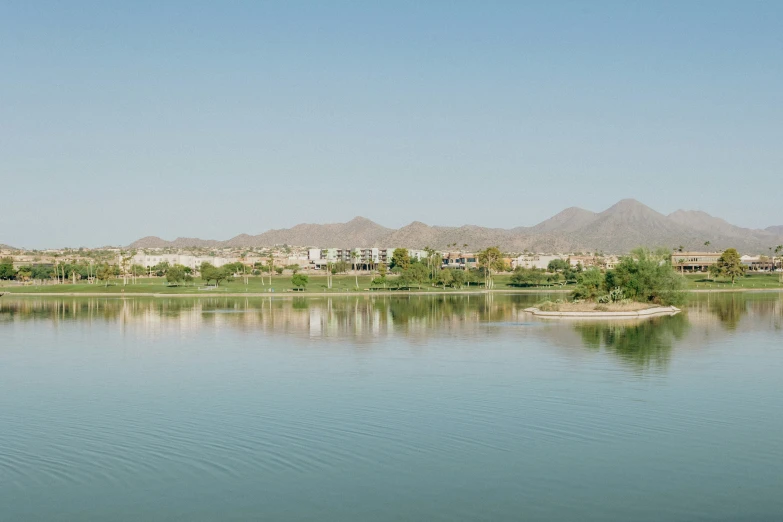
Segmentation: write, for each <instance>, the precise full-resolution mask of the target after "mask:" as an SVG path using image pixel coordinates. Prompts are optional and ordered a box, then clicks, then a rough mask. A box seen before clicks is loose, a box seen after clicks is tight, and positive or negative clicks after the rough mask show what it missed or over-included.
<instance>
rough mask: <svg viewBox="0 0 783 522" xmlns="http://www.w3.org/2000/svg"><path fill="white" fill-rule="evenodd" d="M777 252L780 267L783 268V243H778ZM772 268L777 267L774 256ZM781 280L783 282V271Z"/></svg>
mask: <svg viewBox="0 0 783 522" xmlns="http://www.w3.org/2000/svg"><path fill="white" fill-rule="evenodd" d="M775 253H776V254H777V255H778V257H779V259H780V265H781V266H780V268H781V269H783V245H778V246H776V247H775ZM772 268H773V269H774V268H775V258H774V257H773V258H772ZM779 280H780V282H781V283H783V271H782V272H781V273H780V278H779Z"/></svg>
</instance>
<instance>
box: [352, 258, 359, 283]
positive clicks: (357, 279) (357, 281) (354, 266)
mask: <svg viewBox="0 0 783 522" xmlns="http://www.w3.org/2000/svg"><path fill="white" fill-rule="evenodd" d="M358 258H359V252H357V251H356V250H351V263H352V264H353V275H354V277H355V278H356V288H359V274H358V273H357V272H356V260H357V259H358Z"/></svg>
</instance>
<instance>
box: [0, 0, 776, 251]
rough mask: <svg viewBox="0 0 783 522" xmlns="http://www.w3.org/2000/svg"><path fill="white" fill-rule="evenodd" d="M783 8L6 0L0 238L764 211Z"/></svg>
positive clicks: (110, 237)
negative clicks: (627, 210) (358, 220)
mask: <svg viewBox="0 0 783 522" xmlns="http://www.w3.org/2000/svg"><path fill="white" fill-rule="evenodd" d="M781 27H783V2H772V1H770V2H715V1H710V2H708V1H701V2H682V1H681V2H668V3H667V2H647V3H642V2H592V3H589V2H537V3H525V2H486V3H478V2H386V3H380V2H363V1H357V2H341V1H335V2H260V1H257V2H256V1H254V2H232V1H229V2H193V1H189V2H175V1H170V2H103V1H102V2H78V1H73V2H34V1H31V2H4V3H2V4H0V70H2V74H0V187H2V188H1V189H0V243H8V244H12V245H15V246H25V247H48V246H65V245H69V246H79V245H84V246H97V245H103V244H127V243H129V242H130V241H132V240H134V239H136V238H138V237H141V236H144V235H149V234H155V235H160V236H162V237H165V238H168V239H173V238H174V237H176V236H197V237H203V238H218V239H227V238H229V237H232V236H234V235H236V234H239V233H243V232H244V233H250V234H255V233H260V232H263V231H264V230H267V229H270V228H280V227H287V226H291V225H294V224H296V223H300V222H319V223H324V222H337V221H346V220H348V219H351V218H352V217H354V216H356V215H362V216H365V217H368V218H370V219H373V220H375V221H377V222H379V223H381V224H383V225H386V226H394V227H397V226H401V225H405V224H407V223H409V222H411V221H413V220H420V221H424V222H426V223H430V224H439V225H461V224H465V223H472V224H479V225H485V226H497V227H513V226H519V225H532V224H535V223H536V222H539V221H541V220H543V219H545V218H547V217H549V216H550V215H552V214H554V213H556V212H558V211H560V210H562V209H563V208H565V207H568V206H581V207H584V208H588V209H591V210H603V209H604V208H606V207H608V206H609V205H611V204H613V203H614V202H616V201H617V200H619V199H621V198H626V197H632V198H636V199H639V200H640V201H642V202H644V203H646V204H648V205H650V206H652V207H653V208H655V209H656V210H659V211H661V212H664V213H668V212H672V211H674V210H676V209H678V208H688V209H701V210H705V211H707V212H709V213H711V214H714V215H718V216H720V217H723V218H725V219H727V220H729V221H731V222H733V223H736V224H739V225H743V226H751V227H766V226H769V225H777V224H783V216H782V215H781V212H780V208H781V194H783V188H781V181H783V171H782V169H781V167H783V146H781V143H783V124H781V122H783V31H781Z"/></svg>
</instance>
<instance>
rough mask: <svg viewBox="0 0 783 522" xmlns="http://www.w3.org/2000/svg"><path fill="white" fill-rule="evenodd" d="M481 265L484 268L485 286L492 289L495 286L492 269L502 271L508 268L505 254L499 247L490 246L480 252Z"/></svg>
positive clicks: (479, 260)
mask: <svg viewBox="0 0 783 522" xmlns="http://www.w3.org/2000/svg"><path fill="white" fill-rule="evenodd" d="M478 262H479V266H480V267H481V268H483V269H484V286H485V287H486V288H487V289H490V288H492V287H493V286H494V284H493V281H492V271H493V270H495V271H496V272H500V271H503V270H505V269H506V264H505V261H503V254H502V253H501V252H500V249H499V248H498V247H488V248H485V249H484V250H482V251H481V252H479V254H478Z"/></svg>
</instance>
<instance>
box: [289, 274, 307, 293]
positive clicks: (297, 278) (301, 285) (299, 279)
mask: <svg viewBox="0 0 783 522" xmlns="http://www.w3.org/2000/svg"><path fill="white" fill-rule="evenodd" d="M309 281H310V280H309V278H308V277H307V276H306V275H304V274H294V275H293V277H292V278H291V284H292V285H294V286H295V287H296V289H297V290H304V289H305V287H306V286H307V283H308V282H309Z"/></svg>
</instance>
